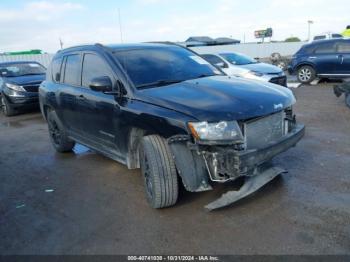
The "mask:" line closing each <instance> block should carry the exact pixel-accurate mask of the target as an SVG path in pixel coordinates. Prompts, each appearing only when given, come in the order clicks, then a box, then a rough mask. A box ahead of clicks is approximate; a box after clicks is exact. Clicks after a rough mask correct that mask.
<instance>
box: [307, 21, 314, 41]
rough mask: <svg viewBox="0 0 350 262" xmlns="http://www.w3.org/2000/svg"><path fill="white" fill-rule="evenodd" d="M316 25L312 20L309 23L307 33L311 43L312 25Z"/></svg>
mask: <svg viewBox="0 0 350 262" xmlns="http://www.w3.org/2000/svg"><path fill="white" fill-rule="evenodd" d="M313 23H314V21H312V20H308V21H307V26H308V33H307V36H308V37H307V40H308V41H310V38H311V25H312V24H313Z"/></svg>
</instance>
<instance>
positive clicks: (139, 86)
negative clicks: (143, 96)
mask: <svg viewBox="0 0 350 262" xmlns="http://www.w3.org/2000/svg"><path fill="white" fill-rule="evenodd" d="M183 81H185V80H178V79H177V80H176V79H173V80H165V79H162V80H158V81H155V82H152V83H146V84H142V85H138V86H136V88H145V87H149V86H165V85H170V84H175V83H180V82H183Z"/></svg>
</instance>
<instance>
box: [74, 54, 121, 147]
mask: <svg viewBox="0 0 350 262" xmlns="http://www.w3.org/2000/svg"><path fill="white" fill-rule="evenodd" d="M101 76H108V77H109V78H110V79H111V80H112V83H113V85H114V86H115V84H116V80H115V77H114V74H113V73H112V70H111V68H110V66H109V65H108V63H107V62H106V61H105V60H104V58H102V57H101V56H99V55H98V54H94V53H85V54H84V56H83V66H82V89H83V96H82V98H81V99H80V100H79V110H80V117H81V121H82V125H83V131H84V133H85V136H86V137H87V138H89V139H90V140H92V141H93V142H96V143H98V147H102V149H104V148H106V147H108V148H109V150H110V149H112V150H116V151H118V149H117V146H116V139H117V138H116V132H115V122H116V121H117V120H118V119H117V116H118V110H119V106H118V103H117V101H116V99H115V97H114V96H113V95H109V94H104V93H103V92H98V91H94V90H92V89H90V88H89V84H90V81H91V80H92V79H93V78H96V77H101Z"/></svg>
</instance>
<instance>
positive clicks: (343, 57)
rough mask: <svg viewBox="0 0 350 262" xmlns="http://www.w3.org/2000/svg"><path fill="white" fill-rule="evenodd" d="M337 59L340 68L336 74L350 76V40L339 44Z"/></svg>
mask: <svg viewBox="0 0 350 262" xmlns="http://www.w3.org/2000/svg"><path fill="white" fill-rule="evenodd" d="M337 57H338V63H339V66H338V68H337V72H336V73H337V74H346V75H350V40H346V41H340V42H338V43H337Z"/></svg>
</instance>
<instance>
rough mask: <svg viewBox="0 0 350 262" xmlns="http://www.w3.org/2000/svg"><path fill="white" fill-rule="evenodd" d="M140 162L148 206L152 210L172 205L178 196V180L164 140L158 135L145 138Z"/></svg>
mask: <svg viewBox="0 0 350 262" xmlns="http://www.w3.org/2000/svg"><path fill="white" fill-rule="evenodd" d="M140 162H141V171H142V174H143V177H144V183H145V188H146V196H147V200H148V202H149V204H150V205H151V206H152V207H153V208H163V207H168V206H172V205H174V204H175V203H176V201H177V198H178V194H179V193H178V192H179V188H178V178H177V172H176V167H175V163H174V160H173V158H172V156H171V153H170V149H169V146H168V144H167V142H166V140H165V139H164V138H162V137H160V136H158V135H150V136H145V137H144V138H143V140H142V144H141V149H140Z"/></svg>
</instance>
